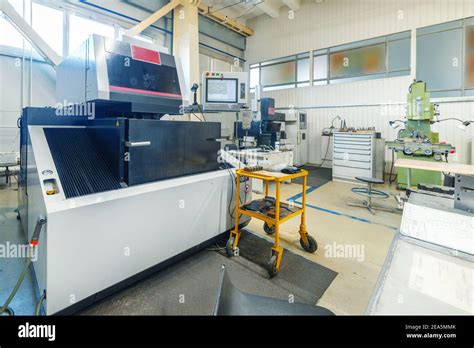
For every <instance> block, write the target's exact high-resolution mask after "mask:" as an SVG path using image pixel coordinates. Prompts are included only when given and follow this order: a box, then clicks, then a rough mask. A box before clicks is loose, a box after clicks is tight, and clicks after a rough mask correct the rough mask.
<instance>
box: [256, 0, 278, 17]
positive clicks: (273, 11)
mask: <svg viewBox="0 0 474 348" xmlns="http://www.w3.org/2000/svg"><path fill="white" fill-rule="evenodd" d="M257 7H258V8H259V9H261V10H262V11H263V12H265V13H266V14H267V15H269V16H270V17H272V18H278V17H279V16H280V6H278V4H276V3H275V2H274V1H271V0H264V1H262V2H260V3H258V4H257Z"/></svg>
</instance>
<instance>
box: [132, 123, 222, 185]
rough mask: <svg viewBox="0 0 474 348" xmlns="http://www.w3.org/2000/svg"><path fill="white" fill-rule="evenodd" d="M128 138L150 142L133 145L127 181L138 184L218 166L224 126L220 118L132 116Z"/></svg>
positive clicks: (205, 170) (210, 169) (204, 170)
mask: <svg viewBox="0 0 474 348" xmlns="http://www.w3.org/2000/svg"><path fill="white" fill-rule="evenodd" d="M127 134H128V141H129V142H131V143H133V142H147V141H148V142H150V145H148V146H140V147H130V148H129V149H128V152H129V161H126V162H125V168H126V169H125V172H126V181H127V183H128V185H136V184H142V183H147V182H153V181H157V180H162V179H167V178H172V177H178V176H183V175H190V174H197V173H202V172H207V171H212V170H217V169H218V167H219V163H218V162H217V157H218V152H219V150H220V143H219V142H217V141H216V139H218V138H220V134H221V128H220V124H219V123H217V122H202V123H201V122H176V121H156V120H135V119H129V120H128V129H127Z"/></svg>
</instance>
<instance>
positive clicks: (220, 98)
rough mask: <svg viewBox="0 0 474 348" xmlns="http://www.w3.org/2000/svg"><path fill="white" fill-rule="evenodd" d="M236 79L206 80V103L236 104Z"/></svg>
mask: <svg viewBox="0 0 474 348" xmlns="http://www.w3.org/2000/svg"><path fill="white" fill-rule="evenodd" d="M237 83H238V80H237V79H221V78H208V79H206V101H207V102H209V103H237V100H238V99H237Z"/></svg>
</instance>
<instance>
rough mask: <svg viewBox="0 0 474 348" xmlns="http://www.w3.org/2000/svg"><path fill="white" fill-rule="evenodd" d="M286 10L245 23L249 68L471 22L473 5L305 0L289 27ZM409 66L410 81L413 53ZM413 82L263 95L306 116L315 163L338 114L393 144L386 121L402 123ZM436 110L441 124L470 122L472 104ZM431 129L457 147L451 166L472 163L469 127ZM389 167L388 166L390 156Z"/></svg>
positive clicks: (438, 0)
mask: <svg viewBox="0 0 474 348" xmlns="http://www.w3.org/2000/svg"><path fill="white" fill-rule="evenodd" d="M286 11H287V9H286V8H285V7H283V8H282V9H281V10H280V17H279V18H278V19H273V18H270V17H268V16H266V15H263V16H259V17H256V18H254V19H251V20H249V21H248V22H247V24H248V25H249V26H250V27H252V28H253V29H254V30H255V35H254V36H252V37H249V38H248V39H247V51H246V59H247V62H248V63H249V64H252V63H256V62H260V61H265V60H268V59H273V58H278V57H283V56H287V55H292V54H296V53H301V52H305V51H311V50H317V49H321V48H326V47H331V46H337V45H341V44H345V43H350V42H354V41H359V40H365V39H369V38H374V37H377V36H382V35H388V34H392V33H396V32H401V31H405V30H413V29H416V28H419V27H423V26H427V25H433V24H438V23H442V22H447V21H451V20H456V19H460V18H465V17H470V16H474V1H473V0H416V1H413V0H326V1H324V2H322V3H320V4H316V3H315V2H314V1H306V2H302V6H301V9H300V10H299V11H297V12H295V15H294V19H293V20H292V19H289V17H288V15H287V13H286ZM413 42H414V39H413ZM439 49H440V50H442V47H439ZM433 54H436V52H433ZM411 60H412V76H414V73H415V68H416V67H415V66H414V65H415V61H416V57H415V50H414V49H413V46H412V59H411ZM411 81H412V77H409V76H405V77H396V78H388V79H380V80H369V81H359V82H352V83H342V84H335V85H323V86H312V87H303V88H297V89H286V90H280V91H272V92H263V93H262V96H270V97H273V98H275V99H276V104H277V107H280V108H285V107H289V106H290V105H293V106H295V107H299V108H306V109H307V110H308V123H309V130H310V135H309V136H310V161H311V162H312V163H320V161H321V130H322V128H324V127H328V126H330V123H331V120H332V119H333V118H334V117H335V116H337V115H340V116H341V117H343V118H345V119H346V121H347V125H348V126H353V127H370V126H375V127H376V129H377V130H378V131H381V132H382V136H383V137H384V138H385V139H394V138H395V137H396V133H397V130H393V129H392V128H391V127H390V126H389V124H388V122H389V121H390V120H392V119H396V118H402V117H403V115H404V106H402V105H401V104H400V103H403V102H405V100H406V94H407V91H408V86H409V85H410V83H411ZM391 104H395V105H391ZM440 110H441V118H447V117H459V118H461V119H470V120H472V119H474V102H461V101H460V102H456V103H443V104H442V105H441V107H440ZM435 129H436V130H438V131H439V132H440V139H441V140H445V141H446V142H450V143H452V144H454V145H455V146H456V148H457V153H456V155H455V156H454V157H453V158H452V160H454V161H459V162H463V163H469V162H470V156H471V154H470V152H471V151H470V145H469V143H470V142H471V141H472V138H473V136H474V125H472V126H470V127H469V128H468V129H467V131H462V130H460V129H459V128H457V123H455V122H452V121H447V122H443V123H441V124H438V125H436V126H435ZM324 146H325V144H324ZM387 160H390V155H389V152H388V151H387Z"/></svg>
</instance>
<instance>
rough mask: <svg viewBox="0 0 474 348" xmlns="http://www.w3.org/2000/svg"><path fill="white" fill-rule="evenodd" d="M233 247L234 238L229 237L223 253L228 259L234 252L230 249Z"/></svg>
mask: <svg viewBox="0 0 474 348" xmlns="http://www.w3.org/2000/svg"><path fill="white" fill-rule="evenodd" d="M233 245H234V237H230V238H229V240H228V241H227V244H226V245H225V252H226V254H227V256H229V257H232V256H234V250H233V249H232V246H233Z"/></svg>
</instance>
